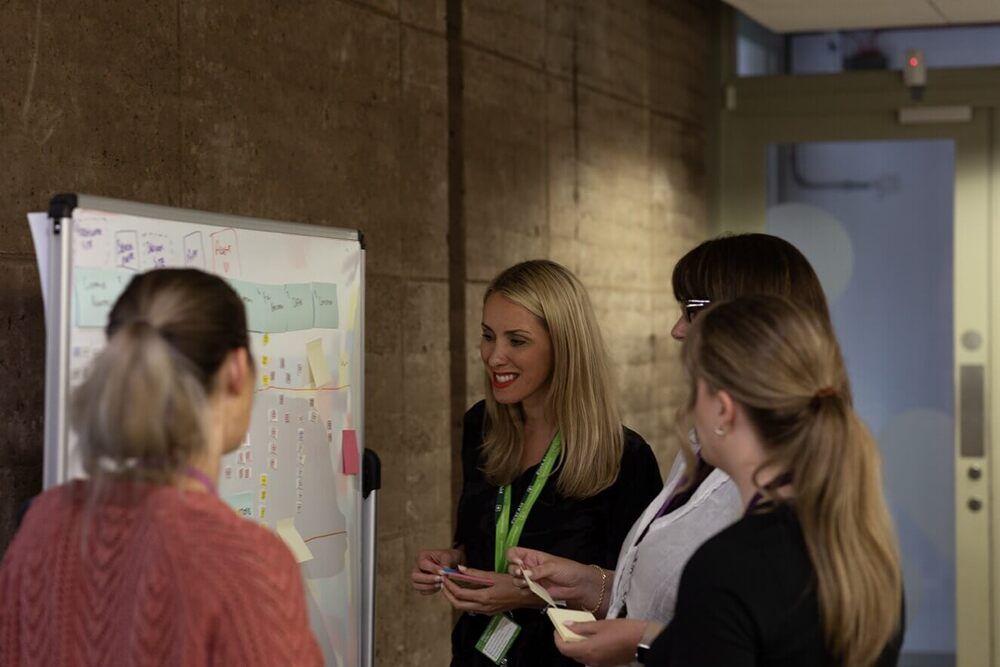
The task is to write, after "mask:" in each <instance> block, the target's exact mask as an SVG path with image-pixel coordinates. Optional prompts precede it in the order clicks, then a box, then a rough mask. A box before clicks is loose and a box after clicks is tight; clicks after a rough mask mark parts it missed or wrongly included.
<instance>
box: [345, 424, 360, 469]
mask: <svg viewBox="0 0 1000 667" xmlns="http://www.w3.org/2000/svg"><path fill="white" fill-rule="evenodd" d="M340 451H341V455H340V456H341V458H342V459H343V465H344V474H345V475H357V474H358V472H359V471H360V463H359V461H358V432H357V431H355V430H354V429H345V430H344V432H343V435H342V436H341V449H340Z"/></svg>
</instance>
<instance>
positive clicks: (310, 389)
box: [40, 195, 374, 665]
mask: <svg viewBox="0 0 1000 667" xmlns="http://www.w3.org/2000/svg"><path fill="white" fill-rule="evenodd" d="M50 218H51V228H50V229H49V231H48V234H49V240H48V266H47V271H48V280H47V281H46V282H47V289H48V290H49V291H50V293H49V294H48V295H47V299H46V301H47V304H46V310H47V312H46V321H47V331H48V334H47V335H48V340H47V345H46V350H47V352H46V354H47V361H46V447H45V485H46V486H51V485H53V484H58V483H61V482H64V481H66V480H68V479H72V478H75V477H81V476H83V468H82V465H81V462H80V460H79V457H78V456H77V452H76V442H75V437H74V436H73V434H72V433H71V432H70V429H69V427H68V426H69V425H68V418H67V414H68V413H67V410H66V407H67V401H68V397H69V395H70V393H71V392H72V389H73V387H75V386H76V385H77V384H79V383H80V382H81V381H82V380H83V378H84V377H85V376H86V373H87V369H88V366H89V364H90V363H91V361H92V360H93V358H94V356H95V355H96V354H97V353H98V352H99V351H100V350H101V349H102V347H103V346H104V343H105V340H104V338H105V335H104V326H105V325H106V323H107V317H108V314H109V312H110V309H111V306H112V305H113V304H114V302H115V300H116V299H117V297H118V295H119V294H120V293H121V291H122V290H124V288H125V286H126V285H127V284H128V281H129V280H130V279H131V277H132V276H134V275H135V274H136V273H138V272H142V271H146V270H150V269H153V268H158V267H194V268H199V269H202V270H205V271H209V272H212V273H216V274H218V275H220V276H222V277H224V278H225V279H226V280H227V281H229V282H230V284H231V285H232V286H233V287H234V289H236V291H237V293H238V294H239V295H240V296H241V298H242V299H243V301H244V304H245V306H246V308H247V316H248V328H249V329H250V330H251V332H250V345H251V353H252V354H253V356H254V360H255V363H256V365H257V377H256V382H257V386H256V388H255V395H254V406H253V411H252V415H251V419H250V428H249V431H248V433H247V435H246V437H245V439H244V441H243V442H242V443H241V444H240V446H239V448H238V449H237V450H236V451H234V452H232V453H230V454H228V455H226V456H225V457H223V460H222V463H221V470H220V479H219V495H220V497H221V498H222V499H223V500H224V501H226V502H227V503H229V504H230V505H231V506H232V507H233V509H234V511H236V512H237V513H239V514H241V515H242V516H245V517H246V518H247V519H249V520H253V521H257V522H260V523H261V524H263V525H265V526H267V527H268V528H270V529H272V530H274V531H275V532H276V533H277V534H278V535H279V536H280V537H282V539H284V540H285V542H286V544H288V545H289V548H290V549H291V550H292V552H293V554H295V556H296V559H297V560H299V562H300V567H301V571H302V576H303V585H304V587H305V591H306V600H307V603H308V606H309V615H310V622H311V626H312V629H313V632H314V634H315V635H316V637H317V640H318V641H319V643H320V646H321V647H322V649H323V653H324V655H325V657H326V662H327V664H328V665H359V664H362V660H363V659H364V660H365V662H366V663H367V659H368V656H366V655H365V654H366V653H367V652H368V651H366V650H365V649H364V648H363V646H364V645H365V644H366V642H367V641H370V638H366V637H363V636H362V635H363V634H365V633H368V632H370V628H371V625H372V624H371V619H367V620H366V619H364V618H363V614H365V613H371V612H370V610H371V608H372V606H371V604H370V601H366V600H363V599H362V597H363V595H365V594H366V591H367V590H370V587H369V586H365V585H363V582H362V577H363V571H364V574H365V576H371V575H370V574H369V573H371V572H373V571H374V567H371V564H365V563H362V553H369V550H366V549H363V545H362V541H363V539H372V538H373V536H363V535H362V520H361V517H362V495H361V491H362V489H361V487H362V481H361V470H360V467H361V465H360V464H361V454H362V451H363V447H364V442H363V432H364V431H363V428H362V425H363V398H364V391H363V386H362V382H363V378H364V369H363V359H364V356H363V328H364V326H363V325H364V322H363V312H364V309H363V305H364V303H363V300H364V248H363V244H362V242H361V237H360V233H359V232H357V231H355V230H346V229H333V228H324V227H318V226H312V225H299V224H291V223H280V222H274V221H266V220H258V219H251V218H240V217H234V216H222V215H216V214H209V213H202V212H197V211H187V210H183V209H172V208H166V207H158V206H150V205H145V204H135V203H131V202H122V201H117V200H111V199H104V198H98V197H87V196H83V195H80V196H76V195H69V196H66V195H63V196H60V198H57V199H56V200H53V205H52V209H51V210H50ZM40 265H41V262H40Z"/></svg>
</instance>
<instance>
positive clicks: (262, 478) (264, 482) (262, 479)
mask: <svg viewBox="0 0 1000 667" xmlns="http://www.w3.org/2000/svg"><path fill="white" fill-rule="evenodd" d="M260 485H261V486H267V475H264V474H262V475H261V476H260Z"/></svg>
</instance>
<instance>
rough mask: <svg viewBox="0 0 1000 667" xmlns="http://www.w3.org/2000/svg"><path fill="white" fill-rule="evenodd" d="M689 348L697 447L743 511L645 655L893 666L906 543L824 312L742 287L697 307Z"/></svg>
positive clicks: (690, 570) (707, 550)
mask: <svg viewBox="0 0 1000 667" xmlns="http://www.w3.org/2000/svg"><path fill="white" fill-rule="evenodd" d="M683 360H684V365H685V368H686V370H687V373H688V377H689V379H690V382H691V389H690V400H689V407H688V414H689V416H690V418H691V421H692V422H693V425H694V430H695V433H696V434H697V439H698V442H699V443H700V445H701V449H700V454H701V456H702V457H703V458H704V459H705V460H706V461H708V462H709V463H711V464H712V465H714V466H716V467H718V468H720V469H722V470H724V471H725V472H726V473H727V474H728V475H729V476H730V477H731V478H732V480H733V481H734V482H735V484H736V486H737V488H738V489H739V493H740V498H741V500H742V503H743V506H744V508H745V510H744V516H743V518H742V519H741V520H739V521H737V522H736V523H735V524H733V525H732V526H730V527H729V528H727V529H725V530H723V531H722V532H721V533H719V534H718V535H716V536H715V537H713V538H712V539H710V540H708V541H707V542H706V543H705V544H703V545H702V546H701V547H700V548H699V549H698V550H697V551H696V552H695V553H694V555H693V556H692V557H691V559H690V560H689V561H688V563H687V566H686V567H685V568H684V573H683V575H682V576H681V582H680V589H679V592H678V599H677V608H676V614H675V616H674V619H673V621H672V622H671V623H670V625H668V626H667V628H666V630H664V631H663V633H662V634H661V635H660V636H659V638H658V639H657V640H656V642H655V643H654V644H653V646H652V648H651V650H650V653H649V657H648V659H647V660H646V664H647V665H670V667H684V666H687V665H727V666H732V667H740V666H744V665H745V666H750V665H754V666H758V667H759V666H765V665H845V666H849V667H868V666H871V665H877V666H879V667H882V666H886V665H895V664H896V661H897V659H898V656H899V649H900V644H901V642H902V626H903V619H902V574H901V570H900V560H899V553H898V549H897V545H896V540H895V537H894V533H893V528H892V524H891V521H890V518H889V512H888V510H887V508H886V503H885V498H884V497H883V495H882V487H881V469H880V462H879V454H878V449H877V447H876V444H875V442H874V441H873V440H872V438H871V436H870V435H869V434H868V431H867V429H866V428H865V427H864V425H863V424H862V423H861V421H860V420H859V419H858V417H857V415H856V414H855V413H854V410H853V408H852V407H851V402H850V398H849V392H848V382H847V376H846V372H845V370H844V365H843V363H842V360H841V356H840V351H839V347H838V345H837V341H836V339H835V338H834V336H833V334H832V332H831V331H830V328H829V326H828V324H827V322H824V321H822V320H821V319H820V318H817V317H816V316H815V314H814V313H811V312H810V311H808V310H804V309H802V308H800V307H797V306H796V305H793V304H792V303H790V302H788V301H786V300H784V299H782V298H779V297H745V298H739V299H736V300H734V301H731V302H728V303H723V304H720V305H716V306H712V307H710V308H709V309H707V310H706V311H705V312H703V313H702V314H700V315H699V317H698V319H697V321H696V322H695V323H694V324H693V326H692V328H691V329H690V330H689V332H688V336H687V340H686V341H685V344H684V352H683ZM686 455H687V456H688V457H690V458H693V454H692V453H691V452H686Z"/></svg>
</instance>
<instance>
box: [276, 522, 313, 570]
mask: <svg viewBox="0 0 1000 667" xmlns="http://www.w3.org/2000/svg"><path fill="white" fill-rule="evenodd" d="M276 530H277V533H278V537H280V538H281V539H282V541H283V542H284V543H285V545H286V546H287V547H288V549H289V550H290V551H291V552H292V555H293V556H295V562H297V563H305V562H306V561H310V560H312V559H313V554H312V552H311V551H309V545H308V544H306V542H305V540H303V539H302V536H301V535H300V534H299V531H298V530H297V529H296V528H295V519H279V520H278V526H277V528H276Z"/></svg>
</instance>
